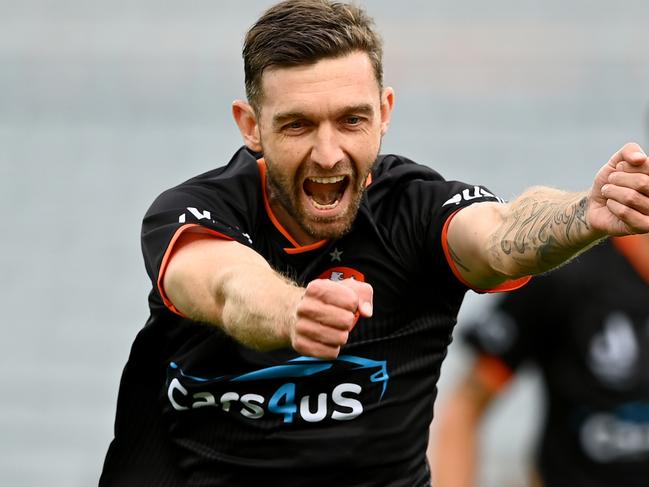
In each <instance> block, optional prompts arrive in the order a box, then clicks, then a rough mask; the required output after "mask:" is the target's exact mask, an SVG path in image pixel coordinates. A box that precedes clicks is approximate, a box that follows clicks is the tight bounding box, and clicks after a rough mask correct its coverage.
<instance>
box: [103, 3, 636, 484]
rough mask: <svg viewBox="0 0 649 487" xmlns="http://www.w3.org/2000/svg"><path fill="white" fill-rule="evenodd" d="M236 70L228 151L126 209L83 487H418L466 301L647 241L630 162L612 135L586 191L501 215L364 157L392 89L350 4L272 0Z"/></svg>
mask: <svg viewBox="0 0 649 487" xmlns="http://www.w3.org/2000/svg"><path fill="white" fill-rule="evenodd" d="M243 58H244V66H245V78H246V94H247V101H246V102H244V101H235V102H234V104H233V109H232V110H233V115H234V119H235V121H236V123H237V125H238V127H239V129H240V131H241V134H242V136H243V140H244V143H245V147H243V148H242V149H240V150H239V151H238V152H237V153H236V154H235V155H234V156H233V157H232V159H231V160H230V162H229V163H228V164H227V165H225V166H224V167H221V168H218V169H215V170H213V171H210V172H208V173H206V174H203V175H200V176H197V177H195V178H192V179H190V180H188V181H186V182H184V183H182V184H180V185H178V186H176V187H175V188H172V189H170V190H168V191H165V192H164V193H162V195H161V196H159V197H158V198H157V199H156V201H155V202H154V203H153V205H152V206H151V208H150V209H149V211H148V212H147V214H146V216H145V218H144V223H143V229H142V245H143V253H144V259H145V263H146V267H147V271H148V273H149V276H150V277H151V279H152V283H153V289H152V291H151V294H150V296H149V305H150V309H151V316H150V318H149V320H148V322H147V324H146V326H145V327H144V328H143V329H142V331H141V332H140V333H139V335H138V337H137V339H136V341H135V343H134V345H133V349H132V351H131V356H130V358H129V361H128V363H127V365H126V368H125V370H124V374H123V377H122V382H121V387H120V396H119V400H118V408H117V419H116V426H115V430H116V431H115V439H114V441H113V442H112V444H111V447H110V449H109V452H108V454H107V457H106V462H105V465H104V472H103V474H102V479H101V481H100V485H101V486H130V485H137V486H157V487H160V486H171V485H210V486H228V487H234V486H251V485H282V486H318V485H323V486H325V485H326V486H331V485H345V486H390V487H397V486H404V487H406V486H407V487H412V486H423V485H427V484H428V483H429V481H430V474H429V471H428V465H427V462H426V446H427V440H428V425H429V423H430V420H431V416H432V409H433V408H432V405H433V402H434V398H435V384H436V382H437V378H438V376H439V370H440V366H441V362H442V360H443V358H444V356H445V354H446V349H447V346H448V344H449V341H450V337H451V333H452V329H453V326H454V325H455V319H456V315H457V311H458V309H459V307H460V304H461V302H462V299H463V296H464V293H465V292H466V290H467V289H469V288H473V289H475V290H478V291H499V290H508V289H513V288H515V287H518V286H521V285H522V284H524V283H525V282H526V280H527V279H529V277H527V276H529V275H531V274H535V273H540V272H544V271H547V270H549V269H551V268H553V267H555V266H557V265H559V264H561V263H562V262H564V261H566V260H568V259H570V258H571V257H572V256H574V255H576V254H577V253H579V252H581V251H583V250H584V249H586V248H588V247H589V246H591V245H593V244H594V243H595V242H597V241H598V240H600V239H602V238H604V237H605V236H606V235H619V234H627V233H640V232H646V231H649V216H648V214H649V196H647V194H648V193H649V184H648V183H647V180H648V179H649V178H648V176H647V174H648V173H649V161H648V160H647V157H646V155H645V154H644V153H643V152H642V150H641V148H640V147H639V146H638V145H636V144H627V145H626V146H624V147H623V148H622V149H621V150H620V151H618V152H617V153H616V154H615V155H614V156H613V157H612V158H611V160H610V161H609V162H608V163H607V164H606V165H604V166H603V167H602V168H601V169H600V171H599V172H598V173H597V175H596V177H595V180H594V183H593V185H592V187H591V189H590V191H588V192H585V193H564V192H560V191H557V190H553V189H548V188H533V189H531V190H528V191H526V192H525V193H523V194H522V195H521V196H520V197H518V198H517V199H516V200H514V201H513V202H511V203H504V202H502V200H500V199H498V198H497V197H495V196H494V195H493V194H492V193H491V192H489V191H488V190H487V189H486V188H484V187H482V186H478V185H473V184H465V183H460V182H449V181H445V180H444V179H443V178H442V177H441V176H440V175H439V174H438V173H436V172H435V171H433V170H431V169H429V168H428V167H426V166H423V165H419V164H417V163H414V162H412V161H410V160H408V159H406V158H404V157H401V156H396V155H379V149H380V144H381V139H382V137H383V135H384V134H385V133H386V132H387V130H388V126H389V123H390V116H391V113H392V109H393V106H394V92H393V90H392V89H391V88H389V87H385V86H384V85H383V75H382V47H381V42H380V39H379V37H378V35H377V34H376V32H375V31H374V29H373V25H372V21H371V19H370V18H369V17H367V15H366V14H365V13H364V11H362V10H361V9H359V8H358V7H354V6H351V5H347V4H343V3H337V2H330V1H328V0H289V1H285V2H281V3H279V4H277V5H275V6H274V7H272V8H270V9H269V10H268V11H267V12H265V13H264V14H263V15H262V16H261V18H260V19H259V20H258V21H257V22H256V23H255V24H254V25H253V26H252V28H251V29H250V30H249V32H248V34H247V36H246V40H245V45H244V49H243Z"/></svg>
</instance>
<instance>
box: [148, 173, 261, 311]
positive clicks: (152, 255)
mask: <svg viewBox="0 0 649 487" xmlns="http://www.w3.org/2000/svg"><path fill="white" fill-rule="evenodd" d="M248 220H249V217H247V216H246V214H245V212H242V211H237V208H236V206H234V205H233V204H232V202H231V201H229V199H228V198H227V197H219V195H218V192H216V191H207V190H205V189H204V188H200V187H192V186H188V187H183V186H180V187H177V188H174V189H171V190H168V191H166V192H164V193H162V194H161V195H160V196H159V197H158V198H157V199H156V200H155V201H154V202H153V204H152V205H151V207H150V208H149V210H148V211H147V213H146V215H145V217H144V220H143V223H142V235H141V241H142V253H143V256H144V263H145V267H146V271H147V274H148V275H149V278H150V279H151V281H152V284H153V289H154V290H155V291H156V292H157V293H158V295H159V297H160V298H161V300H162V301H163V303H164V304H165V305H166V306H167V308H169V309H170V310H171V311H173V312H175V313H177V314H180V313H179V312H178V311H177V310H176V309H175V307H174V306H173V304H172V303H171V302H170V301H169V300H168V299H167V297H166V295H165V292H164V289H163V287H162V280H163V277H164V272H165V270H166V266H167V264H168V262H169V259H170V257H171V256H172V254H173V251H174V246H175V244H176V242H178V240H179V238H180V237H181V236H182V235H183V234H185V233H186V232H197V233H204V234H206V235H210V236H213V237H214V238H221V239H226V240H234V241H237V242H239V243H241V244H243V245H247V246H251V243H252V242H251V240H250V236H249V235H250V230H249V227H250V222H249V221H248Z"/></svg>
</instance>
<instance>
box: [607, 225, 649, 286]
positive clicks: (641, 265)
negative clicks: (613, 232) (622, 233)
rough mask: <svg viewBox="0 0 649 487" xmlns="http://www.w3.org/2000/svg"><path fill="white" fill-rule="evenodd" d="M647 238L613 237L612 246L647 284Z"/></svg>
mask: <svg viewBox="0 0 649 487" xmlns="http://www.w3.org/2000/svg"><path fill="white" fill-rule="evenodd" d="M648 239H649V236H647V235H644V234H642V235H628V236H626V237H613V238H612V239H611V240H613V245H614V246H615V248H616V249H617V250H618V252H620V253H621V254H622V255H623V256H624V257H625V258H626V259H627V260H628V261H629V264H631V266H632V267H633V268H634V269H635V270H636V272H637V273H638V274H640V276H641V277H642V278H643V279H644V280H645V281H647V282H649V240H648Z"/></svg>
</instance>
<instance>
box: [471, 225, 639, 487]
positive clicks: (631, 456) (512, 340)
mask: <svg viewBox="0 0 649 487" xmlns="http://www.w3.org/2000/svg"><path fill="white" fill-rule="evenodd" d="M627 239H628V237H627ZM614 241H616V240H615V239H613V240H609V241H606V242H604V243H602V244H600V245H598V246H596V247H594V248H593V249H591V250H589V251H587V252H586V253H584V254H582V255H581V256H580V257H579V258H578V259H577V260H576V261H575V262H573V263H571V264H569V265H566V266H564V267H562V268H560V269H558V270H556V271H554V272H551V273H549V274H547V275H544V276H539V277H537V278H535V279H534V280H533V281H532V282H531V283H530V284H529V285H527V286H526V287H525V288H523V289H520V290H518V291H515V292H512V293H508V294H507V295H506V296H503V298H502V301H501V302H500V303H499V304H498V306H497V307H496V309H495V310H494V313H493V314H492V315H491V316H488V317H486V318H485V319H484V321H481V322H480V323H476V324H475V325H476V326H471V327H470V328H469V329H468V330H469V331H468V332H467V335H466V338H467V341H468V343H470V344H471V345H472V346H473V347H475V348H476V349H477V350H479V351H481V352H483V353H486V354H488V355H490V356H493V357H497V358H499V359H500V360H501V361H502V363H504V364H505V365H506V366H507V367H509V368H510V369H511V370H514V369H516V368H517V367H519V366H520V365H521V364H522V363H524V362H525V361H532V362H533V363H534V364H536V365H537V366H538V367H539V369H540V370H541V373H542V379H543V381H542V382H543V384H544V389H545V393H546V396H547V400H548V408H547V409H548V410H547V415H546V418H545V420H544V424H543V427H542V437H541V441H540V448H539V450H538V459H537V467H538V469H539V471H540V474H541V476H542V478H543V481H544V485H545V487H564V486H567V485H569V486H571V487H618V486H622V485H623V486H625V487H646V486H647V485H649V284H648V283H647V281H646V280H645V279H644V278H643V277H642V276H641V274H640V273H638V272H637V270H636V268H634V267H633V266H632V265H631V263H630V262H629V261H628V260H627V259H626V258H625V257H624V256H623V255H622V254H621V253H620V252H618V251H617V250H616V249H615V243H614ZM616 242H618V245H619V240H617V241H616Z"/></svg>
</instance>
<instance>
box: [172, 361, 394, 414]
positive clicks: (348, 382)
mask: <svg viewBox="0 0 649 487" xmlns="http://www.w3.org/2000/svg"><path fill="white" fill-rule="evenodd" d="M389 378H390V377H389V375H388V371H387V363H386V362H385V361H378V360H371V359H367V358H363V357H356V356H353V355H341V356H339V357H338V358H337V359H335V360H321V359H317V358H313V357H302V356H301V357H297V358H295V359H292V360H289V361H288V362H285V363H283V364H280V365H274V366H270V367H266V368H262V369H258V370H254V371H251V372H246V373H243V374H238V375H226V376H219V377H214V378H205V377H196V376H192V375H190V374H187V373H186V372H185V371H183V370H182V368H181V367H180V366H179V365H178V364H176V363H175V362H171V363H170V364H169V367H168V369H167V399H168V401H169V404H170V405H171V407H172V408H173V410H175V411H190V410H194V409H199V408H206V407H211V408H215V409H216V410H218V411H219V412H220V413H223V414H227V415H234V417H235V418H237V419H239V420H252V421H256V420H261V419H262V418H264V419H265V420H266V421H273V422H278V423H280V424H281V423H285V424H286V423H292V424H295V423H301V424H308V423H320V422H322V421H333V422H338V421H351V420H353V419H356V418H357V417H358V416H360V415H361V414H363V412H364V411H365V409H366V408H367V407H368V406H370V405H376V404H378V403H380V402H381V400H382V399H383V396H384V394H385V392H386V390H387V386H388V380H389Z"/></svg>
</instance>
